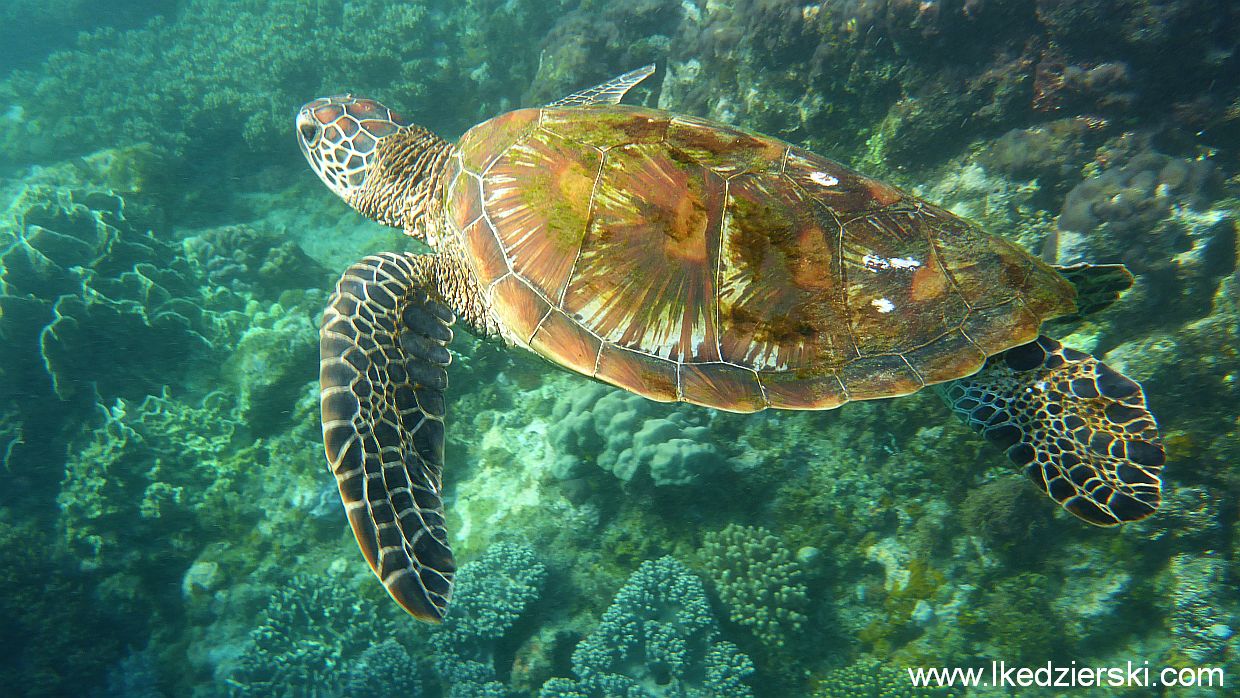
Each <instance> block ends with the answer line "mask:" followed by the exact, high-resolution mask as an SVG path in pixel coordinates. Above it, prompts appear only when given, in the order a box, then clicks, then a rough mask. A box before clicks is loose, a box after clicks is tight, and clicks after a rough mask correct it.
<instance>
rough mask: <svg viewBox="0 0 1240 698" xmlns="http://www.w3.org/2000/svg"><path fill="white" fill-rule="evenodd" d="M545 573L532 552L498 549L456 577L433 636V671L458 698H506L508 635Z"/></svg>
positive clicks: (505, 546) (514, 547)
mask: <svg viewBox="0 0 1240 698" xmlns="http://www.w3.org/2000/svg"><path fill="white" fill-rule="evenodd" d="M546 576H547V568H546V567H545V566H544V565H543V564H542V563H541V562H539V561H538V559H537V558H536V557H535V556H534V553H533V551H531V550H530V549H529V548H527V547H525V546H522V545H516V544H513V543H496V544H495V545H493V546H491V547H490V548H488V549H487V551H486V552H485V553H483V555H482V556H481V557H479V558H478V559H477V560H473V561H471V562H467V563H465V564H464V565H462V566H461V569H460V570H459V571H458V573H457V577H456V588H455V589H454V591H453V595H452V606H451V608H450V609H449V612H448V615H447V617H446V618H445V619H444V623H443V625H442V626H440V627H439V628H437V629H436V631H435V643H436V647H437V649H438V656H437V657H436V661H435V667H436V670H437V671H438V672H439V676H440V678H441V679H442V681H443V683H444V684H445V687H446V689H447V694H448V695H449V696H452V697H454V698H475V697H476V698H488V697H490V696H495V697H496V698H503V697H504V696H505V695H507V691H506V689H505V688H504V685H503V683H502V679H503V678H504V677H506V675H507V673H508V670H509V668H510V667H511V660H512V656H511V651H512V649H513V644H512V638H510V637H508V634H509V633H510V632H511V631H512V629H513V627H514V626H515V625H516V624H517V621H518V620H519V619H520V618H521V616H522V614H524V613H525V612H526V609H527V608H528V607H529V606H530V604H532V603H534V602H535V601H536V600H537V599H538V597H539V595H540V594H541V593H542V586H543V582H544V581H545V579H546Z"/></svg>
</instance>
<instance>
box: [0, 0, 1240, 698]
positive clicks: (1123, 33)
mask: <svg viewBox="0 0 1240 698" xmlns="http://www.w3.org/2000/svg"><path fill="white" fill-rule="evenodd" d="M0 36H3V37H4V40H3V42H0V95H3V100H4V104H3V105H2V106H0V115H2V118H3V124H4V128H3V129H0V152H3V154H4V157H3V158H0V209H2V210H3V216H2V217H0V340H2V341H0V357H2V358H0V472H2V473H3V476H4V484H3V486H0V695H13V696H62V695H63V696H144V697H149V696H169V697H171V696H323V697H326V696H402V697H403V696H488V697H491V696H543V697H546V698H559V697H562V696H574V697H575V696H641V697H645V696H654V697H657V698H662V697H664V696H677V697H687V696H724V697H728V698H731V697H733V696H750V695H752V696H759V697H782V696H878V695H884V696H885V695H894V696H904V695H908V696H919V695H972V696H999V695H1019V696H1025V695H1029V696H1059V695H1063V696H1093V695H1124V696H1128V695H1131V696H1137V695H1175V696H1180V695H1185V696H1213V695H1219V696H1222V695H1231V694H1232V692H1233V691H1234V688H1232V686H1233V683H1234V681H1236V680H1240V638H1238V637H1237V635H1236V632H1235V631H1236V629H1240V600H1238V599H1240V594H1238V592H1237V586H1236V579H1237V575H1238V574H1240V569H1238V568H1237V563H1236V560H1237V556H1238V554H1240V521H1238V517H1237V509H1236V503H1235V502H1236V499H1237V497H1236V495H1237V494H1238V490H1240V476H1238V471H1237V469H1236V465H1235V464H1236V461H1237V458H1240V357H1238V355H1237V347H1240V338H1238V337H1237V333H1238V324H1240V296H1238V287H1237V286H1238V284H1240V277H1238V276H1237V270H1236V269H1237V266H1236V263H1237V257H1238V252H1237V250H1238V248H1237V226H1238V225H1240V175H1238V174H1237V173H1238V172H1240V159H1238V153H1240V150H1238V145H1240V80H1237V78H1236V76H1237V75H1240V47H1238V45H1237V44H1238V42H1240V39H1237V37H1240V9H1238V8H1237V6H1236V5H1235V4H1234V3H1228V2H1222V1H1219V0H1215V1H1213V2H1212V1H1209V0H1178V1H1156V0H1085V1H1082V2H1068V1H1067V0H1037V1H1036V2H1019V1H1015V0H1013V1H1006V0H997V1H996V0H990V1H986V0H952V1H940V2H933V1H906V0H887V1H885V2H884V1H877V0H875V1H870V0H849V1H845V2H823V3H807V2H790V1H786V0H732V1H730V2H725V1H720V0H709V1H708V0H685V1H684V2H679V1H673V0H623V1H619V2H613V3H601V2H593V1H590V0H505V1H500V0H467V1H465V2H445V1H439V0H435V1H414V2H404V3H387V2H380V1H379V0H357V1H354V2H335V1H332V0H320V1H318V2H292V1H286V0H279V1H276V2H252V1H248V0H246V1H240V2H237V1H224V0H182V1H181V2H152V1H139V0H131V1H129V2H117V3H90V2H80V1H74V0H66V1H64V2H58V3H45V2H27V1H26V0H8V1H7V2H3V3H2V4H0ZM649 63H653V64H654V65H655V66H656V68H657V70H656V73H655V74H654V76H652V77H651V78H650V79H648V80H647V81H645V82H643V83H642V84H641V85H639V86H638V87H637V88H635V89H634V90H633V91H632V92H631V93H630V94H629V96H628V97H627V98H626V100H625V101H626V103H628V104H633V105H644V106H646V107H650V108H658V109H662V110H668V111H670V112H675V113H678V114H685V115H690V116H697V117H702V118H706V119H711V120H714V121H717V122H723V123H727V124H732V125H735V126H738V127H741V128H744V129H749V130H752V131H756V132H760V133H765V134H769V135H771V136H773V137H775V138H779V139H782V140H784V141H788V142H789V143H792V144H794V145H796V146H799V147H803V148H806V149H808V150H810V151H813V152H815V153H819V154H821V155H823V156H825V157H829V158H832V159H833V160H836V161H838V162H840V163H843V164H844V165H846V166H848V167H850V168H853V169H854V170H857V171H860V172H863V173H865V174H866V175H869V176H872V177H875V178H877V179H879V180H881V181H885V182H889V183H890V184H891V185H893V186H895V187H898V188H899V189H901V190H903V191H905V192H909V193H910V194H912V195H915V196H917V197H921V198H922V199H924V200H925V201H928V202H930V203H932V204H934V205H937V206H941V207H943V208H944V209H946V210H948V211H950V212H952V213H954V214H956V215H958V216H961V217H963V218H966V219H968V220H970V221H972V222H974V223H976V224H977V225H979V226H981V227H982V228H984V229H985V230H987V231H989V232H990V233H992V234H994V235H998V236H1002V237H1004V238H1006V239H1008V240H1010V241H1012V242H1014V243H1016V244H1017V245H1020V246H1022V247H1023V248H1024V249H1025V250H1028V251H1029V252H1030V253H1031V254H1034V255H1037V256H1038V257H1039V258H1041V259H1043V260H1045V261H1047V262H1049V263H1054V264H1059V265H1071V264H1076V263H1081V262H1092V263H1108V264H1114V263H1122V264H1124V265H1126V267H1127V268H1128V269H1129V271H1130V272H1131V273H1132V275H1133V277H1134V283H1133V285H1132V288H1131V289H1129V290H1126V291H1124V292H1123V293H1122V294H1121V295H1120V296H1119V298H1118V300H1116V301H1115V302H1114V304H1113V305H1110V306H1109V307H1107V308H1105V309H1102V310H1099V311H1098V312H1095V313H1092V314H1090V315H1088V316H1086V317H1084V318H1072V319H1069V320H1067V321H1062V322H1058V323H1055V324H1048V325H1046V326H1044V327H1043V328H1042V329H1043V332H1044V333H1046V334H1048V335H1053V336H1054V337H1056V338H1057V339H1058V340H1060V341H1062V342H1063V343H1064V344H1065V345H1067V346H1070V347H1074V348H1075V349H1078V350H1081V351H1084V352H1087V353H1089V354H1091V355H1093V356H1095V357H1097V358H1098V359H1099V360H1102V361H1105V363H1106V365H1108V366H1110V367H1112V368H1114V369H1115V370H1117V371H1120V372H1122V373H1123V374H1125V375H1127V376H1129V377H1131V378H1132V379H1134V380H1136V381H1139V382H1140V384H1141V386H1142V387H1143V389H1144V391H1145V396H1146V398H1147V400H1148V406H1149V408H1150V410H1151V411H1152V413H1153V414H1154V415H1155V416H1156V417H1157V420H1158V426H1159V431H1160V432H1161V438H1162V444H1163V446H1165V450H1166V466H1165V469H1163V471H1162V501H1161V505H1160V506H1159V507H1158V511H1157V512H1156V513H1155V514H1153V515H1152V516H1150V517H1148V518H1145V519H1144V520H1141V521H1137V522H1133V523H1127V524H1124V525H1122V526H1117V527H1113V528H1102V527H1095V526H1090V525H1089V524H1086V523H1084V522H1082V521H1081V520H1079V519H1078V518H1075V517H1073V516H1072V515H1070V514H1069V513H1068V512H1067V511H1064V510H1063V509H1062V508H1061V507H1060V506H1057V505H1056V503H1055V502H1054V501H1052V500H1051V499H1050V498H1049V497H1047V496H1046V494H1045V493H1044V492H1042V491H1039V489H1038V488H1037V487H1036V486H1035V485H1034V484H1031V483H1030V482H1029V480H1028V478H1026V477H1024V476H1023V475H1022V474H1021V469H1020V468H1018V467H1017V466H1015V465H1013V464H1012V463H1011V462H1009V460H1008V458H1007V457H1005V455H1004V453H1003V452H1002V451H1001V450H999V449H998V448H995V447H994V446H992V445H989V444H987V442H986V440H985V439H982V438H980V437H979V436H978V435H977V434H976V433H974V431H973V430H971V429H970V428H969V426H967V425H966V424H964V423H962V422H961V421H959V420H957V419H955V418H954V417H953V415H952V412H951V410H950V409H948V407H947V406H946V405H944V403H943V402H942V400H940V398H939V397H938V396H937V395H936V394H935V393H934V391H932V390H923V391H920V392H917V393H915V394H913V395H909V396H906V397H901V398H898V399H886V400H872V401H857V402H852V403H849V404H846V405H843V406H842V407H839V408H838V409H833V410H826V411H783V410H767V411H763V412H759V413H756V414H751V415H745V414H733V413H727V412H721V411H716V410H711V409H708V408H704V407H696V406H689V405H684V404H663V403H657V402H652V401H649V400H646V399H644V398H642V397H639V396H636V395H633V394H631V393H629V392H626V391H623V390H618V389H615V388H612V387H609V386H605V385H602V384H600V383H597V382H593V381H590V380H588V379H586V378H583V377H580V376H578V375H575V374H572V373H570V372H568V371H564V370H560V369H557V368H556V367H554V366H552V365H550V364H549V363H548V362H547V361H544V360H543V359H541V358H539V357H537V356H535V355H534V354H532V353H530V352H529V351H526V350H524V349H521V348H519V347H511V348H509V347H505V346H504V344H503V343H502V342H495V341H482V340H479V339H476V338H474V337H472V336H470V334H469V332H468V331H466V328H465V327H464V326H463V325H464V324H466V323H465V322H464V321H462V322H461V323H458V326H457V328H456V330H457V331H456V339H455V340H454V341H453V342H452V344H451V345H450V346H451V350H452V351H453V361H452V364H451V366H450V367H449V369H448V376H449V381H450V385H449V389H448V390H447V391H446V393H445V394H446V406H447V415H446V417H445V420H444V422H445V425H446V431H445V434H446V436H445V444H444V467H443V489H442V498H443V503H444V507H443V508H444V516H445V520H446V522H445V527H446V531H447V537H448V540H449V541H450V543H451V546H452V549H453V551H454V553H455V557H456V562H457V564H458V565H459V571H458V573H457V575H456V586H455V591H454V593H453V598H452V602H451V604H450V606H449V608H448V611H447V616H446V619H445V622H444V623H442V624H440V625H432V624H427V623H422V622H419V621H417V620H415V619H414V618H413V617H411V616H410V615H409V614H407V613H405V611H403V610H402V609H401V608H400V606H399V605H398V604H397V603H396V602H394V601H393V600H392V598H390V597H389V595H388V593H387V592H386V591H385V590H384V587H383V585H382V584H381V583H380V582H379V581H378V580H377V579H376V578H375V576H374V574H373V573H372V572H371V570H370V568H369V566H368V565H367V563H366V559H365V558H364V556H363V555H362V553H361V552H360V551H359V548H358V543H357V541H356V540H355V538H354V534H353V533H352V531H351V529H350V527H349V523H348V520H347V518H346V515H345V507H344V506H343V505H342V503H341V497H340V494H339V491H338V489H337V486H336V484H335V478H334V477H333V476H332V474H331V472H330V470H329V469H328V468H327V467H326V465H327V462H326V460H325V459H324V446H323V438H322V437H323V435H322V427H321V421H320V404H319V399H320V394H319V390H320V384H319V378H318V358H319V341H318V325H319V320H320V317H321V314H322V312H323V308H324V307H326V306H327V304H328V302H329V297H330V294H331V292H332V290H333V284H334V283H335V281H336V279H337V278H338V277H339V276H340V274H341V272H342V271H343V270H344V269H346V268H347V267H348V266H349V265H350V264H352V263H353V262H355V261H356V260H358V259H361V258H362V257H364V256H365V255H368V254H374V253H378V252H382V251H396V252H406V251H410V252H424V253H429V252H431V251H432V250H431V249H430V248H428V247H426V246H425V245H424V244H422V243H421V242H417V241H414V240H412V239H410V238H409V237H407V236H405V235H403V234H402V233H401V231H399V230H396V229H393V228H390V227H384V226H382V225H379V224H377V223H374V222H372V221H369V220H367V219H366V218H365V217H364V216H362V215H359V214H358V213H357V212H355V211H354V210H352V209H351V208H350V206H349V205H348V204H346V203H345V202H343V201H341V200H340V198H339V197H337V196H335V195H334V194H333V193H332V192H331V191H329V190H328V189H327V188H325V187H324V186H323V184H322V183H321V182H320V181H319V179H318V178H317V177H316V176H315V174H314V172H313V171H312V170H311V169H310V167H308V166H307V164H306V161H305V159H304V158H303V156H302V154H301V153H300V152H299V148H298V143H297V139H298V135H297V134H298V129H297V122H296V117H297V114H298V110H299V109H300V108H301V106H302V105H303V104H306V103H307V102H310V101H311V100H313V99H315V98H318V97H323V96H327V95H338V94H343V93H351V94H354V95H361V96H366V97H369V98H373V99H376V100H378V101H379V102H381V103H383V104H385V105H387V106H389V107H391V108H392V109H394V110H397V111H398V112H399V113H400V114H401V115H402V118H404V119H407V120H408V121H410V122H413V123H417V124H420V125H421V126H423V127H425V128H428V129H430V130H431V131H433V132H435V133H437V134H439V135H440V136H442V137H443V138H444V139H447V140H448V141H455V140H456V139H457V138H458V137H460V136H461V134H463V133H464V132H465V131H467V130H468V129H469V128H470V127H472V126H474V125H475V124H478V123H481V122H484V121H486V120H487V119H490V118H492V117H495V116H498V115H500V114H502V113H505V112H508V111H510V110H514V109H518V108H521V107H532V106H539V105H544V104H547V103H550V102H552V101H554V100H557V99H559V98H561V97H563V96H565V95H567V94H569V93H572V92H573V91H575V90H577V89H580V88H583V87H586V86H589V85H593V84H597V83H600V82H603V81H605V80H607V79H609V78H611V77H613V76H615V75H618V74H620V73H623V72H625V71H627V70H630V69H633V68H637V67H639V66H642V65H646V64H649ZM814 174H816V175H824V172H823V171H817V172H815V173H814ZM819 179H820V180H822V181H829V179H828V178H827V177H826V176H825V175H824V176H822V177H820V178H819ZM819 183H822V182H819ZM565 191H568V190H565ZM871 191H873V192H879V193H878V194H874V196H876V197H879V198H882V197H883V196H885V195H884V194H882V192H884V191H888V190H886V189H873V190H871ZM637 193H639V194H641V193H643V192H640V191H639V192H637ZM648 193H651V194H653V193H654V192H648ZM531 197H532V198H533V199H535V200H540V201H541V200H545V197H544V198H543V199H539V198H538V196H535V195H531ZM649 199H650V201H656V200H657V197H655V196H653V195H652V196H650V197H649ZM638 203H642V204H644V202H643V201H639V202H638ZM643 210H645V209H643ZM884 260H885V263H887V264H888V266H889V267H890V266H892V265H893V264H895V263H897V262H898V263H907V261H906V260H905V259H904V258H901V257H899V256H897V255H895V254H891V255H888V256H887V257H885V258H884ZM884 260H880V261H884ZM873 264H877V262H873V263H872V265H873ZM896 266H898V264H896ZM885 307H886V306H883V305H882V304H881V303H880V304H879V305H875V306H874V308H876V309H878V310H880V311H882V310H883V308H885ZM888 310H895V311H896V312H894V313H892V315H893V317H895V318H896V319H903V320H906V321H907V322H909V323H910V326H912V327H917V326H920V324H921V323H930V324H932V323H933V322H936V321H938V320H936V319H935V318H934V317H933V316H932V315H924V314H923V315H921V316H919V317H917V318H913V317H909V316H908V315H906V314H905V315H902V313H903V310H902V309H901V308H899V307H894V308H890V309H888ZM466 315H467V313H466ZM910 331H911V330H910ZM939 668H942V669H946V670H950V669H953V668H958V669H975V670H979V671H980V672H981V673H980V674H979V675H978V677H977V678H978V681H977V682H975V683H979V684H988V685H978V686H973V687H966V686H964V685H963V684H964V681H963V679H964V677H961V676H957V677H955V678H956V679H957V681H956V683H955V685H954V686H952V687H950V688H941V689H934V690H930V689H925V688H920V687H916V686H914V683H913V679H914V678H916V677H915V676H914V675H913V674H916V673H917V671H918V670H924V669H936V670H937V669H939ZM1022 669H1023V670H1025V671H1027V672H1028V673H1027V674H1023V673H1021V670H1022ZM910 670H912V671H913V674H910ZM1035 670H1040V671H1037V672H1035ZM1165 670H1169V671H1165ZM1056 679H1058V680H1061V681H1066V682H1070V683H1071V684H1072V685H1069V686H1063V685H1060V686H1046V685H1044V684H1046V683H1047V682H1048V680H1049V681H1050V682H1054V680H1056ZM1173 680H1174V681H1183V682H1200V683H1203V684H1205V685H1204V686H1193V687H1183V686H1174V687H1172V686H1168V685H1167V684H1169V683H1170V682H1171V681H1173ZM1022 682H1023V683H1024V684H1028V685H1022ZM996 683H998V684H1001V685H995V684H996ZM1155 683H1158V684H1159V685H1158V686H1155V685H1154V684H1155Z"/></svg>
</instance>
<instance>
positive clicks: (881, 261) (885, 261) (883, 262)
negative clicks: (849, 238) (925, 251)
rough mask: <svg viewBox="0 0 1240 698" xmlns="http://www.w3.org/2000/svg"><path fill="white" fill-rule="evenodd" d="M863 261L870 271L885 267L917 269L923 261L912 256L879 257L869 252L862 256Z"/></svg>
mask: <svg viewBox="0 0 1240 698" xmlns="http://www.w3.org/2000/svg"><path fill="white" fill-rule="evenodd" d="M861 263H862V264H864V265H865V268H866V269H869V270H870V271H881V270H884V269H917V268H918V267H920V266H921V262H919V261H917V260H916V259H913V258H911V257H890V258H888V257H879V256H878V255H872V254H867V255H866V256H865V257H862V258H861Z"/></svg>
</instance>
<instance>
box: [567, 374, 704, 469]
mask: <svg viewBox="0 0 1240 698" xmlns="http://www.w3.org/2000/svg"><path fill="white" fill-rule="evenodd" d="M551 416H552V428H551V430H550V433H549V434H548V437H549V439H550V441H551V444H552V446H554V448H555V450H556V453H557V458H556V462H555V465H554V466H553V467H554V472H555V474H556V476H557V477H559V478H561V479H568V478H571V477H579V476H581V475H582V466H583V465H584V464H585V463H588V462H590V461H591V460H593V461H594V463H595V464H597V465H598V467H600V468H602V469H604V470H607V471H609V472H611V473H612V474H613V475H615V476H616V477H617V478H619V479H620V480H622V481H624V482H631V481H632V480H633V478H634V477H636V476H638V474H639V473H640V475H641V476H642V477H648V478H649V479H650V480H651V481H652V482H653V483H654V484H655V485H656V486H662V485H687V484H692V483H695V482H698V481H701V480H703V479H705V478H708V477H709V476H711V475H713V474H715V473H718V472H721V471H723V470H725V469H726V468H727V467H728V462H727V455H726V454H724V453H723V452H721V451H720V449H719V448H718V447H717V446H716V445H715V444H714V443H713V442H714V439H706V438H705V436H706V434H708V433H711V429H710V428H709V426H707V424H708V423H709V421H710V417H709V415H703V414H702V413H701V411H699V410H692V409H691V408H683V407H682V408H671V407H668V406H664V405H659V404H658V403H653V402H651V401H649V400H644V399H642V398H641V397H639V396H637V395H632V394H630V393H626V392H623V391H618V390H615V389H611V388H606V387H603V386H599V385H594V384H583V385H582V386H581V387H579V388H577V389H576V390H574V391H572V392H571V393H569V394H566V395H564V396H563V399H561V400H559V401H557V403H556V405H555V406H554V407H553V408H552V413H551Z"/></svg>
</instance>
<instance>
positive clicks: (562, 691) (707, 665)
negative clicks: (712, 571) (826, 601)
mask: <svg viewBox="0 0 1240 698" xmlns="http://www.w3.org/2000/svg"><path fill="white" fill-rule="evenodd" d="M573 673H575V674H576V675H577V676H578V677H579V678H578V680H576V681H570V680H568V679H563V678H557V679H552V680H550V681H548V682H547V684H545V685H544V686H543V689H542V691H541V693H540V696H542V698H576V697H582V698H585V697H590V698H607V697H611V696H626V697H627V698H665V697H666V698H673V697H674V698H706V697H707V696H716V697H718V698H740V697H742V696H752V695H753V693H752V690H751V689H750V687H749V686H748V685H747V684H746V683H745V681H746V679H747V677H748V676H749V675H750V674H752V673H753V663H752V662H751V661H750V659H749V657H747V656H745V655H744V654H742V653H741V652H740V650H739V649H737V648H736V646H735V645H732V644H731V643H729V642H727V641H725V640H722V639H721V638H720V631H719V626H718V623H717V622H716V621H715V619H714V617H713V616H712V614H711V612H710V605H709V604H708V603H707V600H706V591H705V589H704V588H703V586H702V582H701V580H699V579H698V578H697V577H695V576H694V575H693V573H692V572H690V571H689V569H688V568H687V567H685V566H684V564H683V563H681V562H679V561H677V560H676V559H675V558H672V557H664V558H660V559H658V560H650V561H647V562H644V563H642V566H641V567H640V568H638V570H637V571H636V572H634V573H633V576H632V577H630V578H629V581H628V583H627V584H625V585H624V587H623V588H622V589H620V591H619V592H618V593H617V594H616V598H615V601H613V602H612V605H611V607H610V608H608V609H607V611H606V612H604V613H603V617H602V618H601V619H600V620H599V625H598V627H597V628H596V629H595V630H594V631H593V632H592V633H591V634H590V635H589V637H587V638H586V639H584V640H582V642H581V644H579V645H578V646H577V649H576V650H574V652H573Z"/></svg>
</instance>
